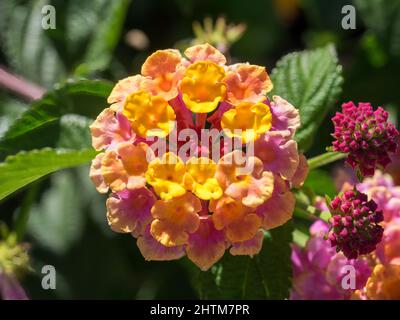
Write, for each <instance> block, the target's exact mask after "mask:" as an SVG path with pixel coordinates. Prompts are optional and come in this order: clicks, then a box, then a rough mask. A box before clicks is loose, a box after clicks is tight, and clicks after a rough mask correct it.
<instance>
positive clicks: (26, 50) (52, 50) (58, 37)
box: [0, 0, 130, 88]
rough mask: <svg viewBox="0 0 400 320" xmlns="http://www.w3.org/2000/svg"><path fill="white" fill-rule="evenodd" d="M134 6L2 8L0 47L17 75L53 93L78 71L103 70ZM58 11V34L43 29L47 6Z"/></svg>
mask: <svg viewBox="0 0 400 320" xmlns="http://www.w3.org/2000/svg"><path fill="white" fill-rule="evenodd" d="M129 2H130V0H114V1H107V0H92V1H81V0H69V1H57V0H32V1H29V2H28V3H27V2H26V1H25V3H24V2H21V1H19V0H2V1H1V2H0V28H1V30H2V32H1V34H0V38H1V42H0V44H1V46H2V48H3V51H4V53H5V55H6V57H7V60H8V62H10V64H11V65H12V66H13V69H14V70H15V71H16V72H17V73H18V74H20V75H22V76H23V77H24V78H26V79H29V80H31V81H32V82H34V83H36V84H39V85H42V86H45V87H47V88H49V87H51V86H52V85H53V84H54V83H56V82H59V81H61V80H64V79H65V78H66V77H67V75H68V74H71V73H72V72H73V70H75V69H76V66H81V67H79V70H80V72H79V75H86V74H88V73H91V72H93V71H103V70H105V69H106V68H107V67H108V65H109V63H110V61H111V58H112V55H113V51H114V49H115V47H116V45H117V43H118V40H119V39H120V35H121V32H122V27H123V23H124V19H125V14H126V11H127V8H128V5H129ZM47 4H50V5H53V6H54V7H55V9H56V17H55V18H56V19H55V21H56V28H55V29H48V30H45V29H43V27H42V18H43V17H45V15H44V14H42V12H41V10H42V8H43V6H44V5H47Z"/></svg>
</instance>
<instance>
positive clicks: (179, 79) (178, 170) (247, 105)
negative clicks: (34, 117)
mask: <svg viewBox="0 0 400 320" xmlns="http://www.w3.org/2000/svg"><path fill="white" fill-rule="evenodd" d="M271 89H272V83H271V80H270V78H269V76H268V74H267V72H266V70H265V68H264V67H260V66H256V65H251V64H248V63H238V64H234V65H227V61H226V58H225V56H224V55H223V54H222V53H221V52H219V51H218V50H217V49H215V48H214V47H212V46H211V45H209V44H202V45H195V46H193V47H190V48H188V49H187V50H186V51H185V52H184V56H182V55H181V53H180V52H179V51H177V50H172V49H168V50H159V51H156V52H155V53H153V54H152V55H151V56H149V57H148V58H147V60H146V61H145V62H144V64H143V66H142V69H141V74H140V75H135V76H132V77H128V78H125V79H123V80H121V81H119V82H118V84H117V85H116V86H115V87H114V89H113V90H112V92H111V94H110V96H109V98H108V102H109V103H110V107H109V108H106V109H105V110H104V111H103V112H102V113H101V114H100V115H99V116H98V117H97V119H96V120H95V122H94V123H93V124H92V125H91V132H92V141H93V147H94V148H95V149H96V150H98V151H101V153H99V154H98V155H97V156H96V158H95V159H94V160H93V162H92V166H91V172H90V176H91V179H92V181H93V182H94V184H95V186H96V188H97V190H98V191H99V192H101V193H107V192H108V191H109V190H110V191H111V194H110V196H109V198H108V200H107V204H106V205H107V218H108V223H109V225H110V227H111V229H112V230H114V231H116V232H124V233H130V234H132V235H133V236H134V237H135V238H137V245H138V247H139V249H140V251H141V253H142V255H143V256H144V257H145V259H146V260H172V259H179V258H181V257H182V256H184V255H185V254H186V255H187V256H188V258H189V259H190V260H192V261H193V262H194V263H195V264H196V265H198V266H199V267H200V268H201V269H202V270H207V269H208V268H210V267H211V266H212V265H213V264H214V263H215V262H217V261H218V260H219V259H220V258H221V257H222V256H223V255H224V252H225V250H227V249H229V250H230V253H231V254H233V255H255V254H257V253H258V252H259V251H260V249H261V246H262V240H263V231H262V230H263V229H264V230H268V229H271V228H275V227H277V226H280V225H282V224H283V223H285V222H287V221H288V220H289V219H291V217H292V212H293V209H294V203H295V200H294V196H293V194H292V193H291V191H290V189H291V188H292V187H298V186H300V185H301V184H302V182H303V181H304V179H305V177H306V175H307V163H306V160H305V158H304V156H303V155H300V154H299V152H298V150H297V143H296V142H295V141H294V139H293V137H294V134H295V132H296V129H297V128H298V127H299V126H300V119H299V113H298V111H297V110H296V109H295V108H294V107H293V106H292V105H291V104H290V103H289V102H287V101H285V100H284V99H282V98H281V97H278V96H274V97H272V99H271V100H270V99H269V98H267V96H266V94H267V93H268V92H269V91H270V90H271ZM186 129H189V130H191V131H192V132H194V133H195V134H197V135H200V134H201V133H202V131H203V130H204V129H210V130H212V129H215V130H217V131H218V132H219V133H220V134H219V135H218V137H217V138H216V139H213V140H212V141H207V143H205V144H204V141H203V140H202V143H201V144H200V143H199V142H198V140H196V139H191V138H189V139H188V140H187V141H179V142H174V141H175V140H174V139H172V137H173V136H179V135H180V133H182V132H183V131H184V130H186ZM235 139H236V140H239V141H240V143H242V144H244V147H243V148H236V149H233V150H232V149H229V146H231V145H232V144H229V143H228V142H229V141H230V140H235ZM163 141H164V142H167V147H166V148H165V150H164V152H161V151H160V150H159V149H157V148H156V146H159V144H160V142H163ZM183 142H185V143H183ZM249 144H252V146H253V148H252V151H254V152H253V154H250V155H249V153H248V152H247V151H248V150H247V148H248V147H247V146H248V145H249ZM216 145H217V146H218V150H219V151H220V154H221V156H220V157H219V158H218V159H215V158H213V157H212V156H211V154H212V152H211V149H212V148H213V147H215V146H216ZM185 148H186V149H185ZM178 149H180V151H179V152H178V151H177V150H178ZM182 149H185V150H186V151H184V152H181V150H182ZM188 152H189V156H187V155H188ZM243 160H244V161H243Z"/></svg>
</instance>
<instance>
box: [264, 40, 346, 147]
mask: <svg viewBox="0 0 400 320" xmlns="http://www.w3.org/2000/svg"><path fill="white" fill-rule="evenodd" d="M271 78H272V81H273V83H274V90H273V92H272V94H274V95H279V96H281V97H282V98H284V99H286V100H288V101H289V102H290V103H291V104H293V105H294V106H295V107H296V108H298V109H299V110H300V117H301V128H300V129H299V130H298V132H297V134H296V139H297V141H298V142H299V146H300V149H301V150H302V151H306V150H307V149H308V148H309V147H310V146H311V144H312V142H313V138H314V136H315V134H316V133H317V129H318V127H319V125H320V124H321V122H322V120H323V119H324V117H325V116H326V114H327V112H328V111H329V108H330V107H332V106H333V103H334V102H335V101H336V99H337V98H338V96H339V94H340V92H341V90H342V82H343V78H342V68H341V66H340V65H339V64H338V59H337V55H336V51H335V48H334V47H333V46H332V45H328V46H326V47H323V48H320V49H315V50H310V51H303V52H295V53H290V54H288V55H286V56H285V57H283V58H282V59H281V60H280V61H278V63H277V66H276V68H275V69H274V70H273V71H272V74H271Z"/></svg>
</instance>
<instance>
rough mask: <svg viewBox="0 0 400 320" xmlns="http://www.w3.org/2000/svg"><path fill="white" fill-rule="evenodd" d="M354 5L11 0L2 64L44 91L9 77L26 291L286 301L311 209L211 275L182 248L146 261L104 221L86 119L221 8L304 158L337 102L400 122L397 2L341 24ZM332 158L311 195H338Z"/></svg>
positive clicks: (6, 213)
mask: <svg viewBox="0 0 400 320" xmlns="http://www.w3.org/2000/svg"><path fill="white" fill-rule="evenodd" d="M348 2H349V1H344V0H336V1H317V0H298V1H293V4H292V7H291V8H292V9H293V12H292V11H287V10H286V11H285V10H283V9H282V6H280V5H279V1H265V0H250V1H248V2H246V5H245V6H246V7H245V10H244V3H243V1H239V0H231V1H229V2H227V1H211V0H201V1H200V0H199V1H195V0H173V1H161V0H160V1H148V0H132V1H129V0H114V1H107V0H90V1H82V0H79V1H78V0H70V1H61V0H52V1H50V0H48V1H46V0H31V1H23V0H20V1H19V0H2V1H1V2H0V40H1V46H0V49H1V50H0V63H1V64H2V65H4V66H6V67H7V68H8V69H9V70H11V71H13V72H15V73H16V74H18V75H20V76H22V77H24V78H25V79H27V80H29V81H31V82H33V83H36V84H37V85H40V86H42V87H43V88H46V90H47V93H46V95H45V96H44V97H43V98H42V99H40V100H38V101H35V102H33V103H32V104H30V103H29V102H28V101H26V100H23V99H21V97H19V96H17V95H13V94H12V93H10V92H9V91H6V90H3V89H2V88H0V160H1V161H2V163H0V199H2V200H1V202H0V219H1V220H4V221H5V222H6V223H7V224H8V225H9V226H10V227H11V228H13V229H14V230H15V231H16V232H17V233H18V235H19V237H20V239H21V240H24V241H28V242H30V243H31V244H32V248H31V250H30V253H31V257H32V267H33V272H32V273H30V274H29V275H28V276H27V277H26V278H25V279H24V280H23V282H22V283H23V285H24V287H26V288H27V291H28V294H29V296H30V297H32V298H109V299H117V298H122V299H152V298H203V299H207V298H216V299H219V298H232V299H241V298H242V299H249V298H253V299H284V298H287V297H288V294H289V290H290V286H291V266H290V243H291V242H292V241H296V242H298V243H301V242H303V243H304V239H306V238H307V226H308V225H309V221H308V220H307V219H306V218H304V215H302V214H301V210H300V211H299V210H297V211H296V213H295V214H296V219H295V220H294V221H291V222H289V223H287V224H286V225H284V226H281V227H279V228H277V229H275V230H272V231H270V232H267V233H266V234H265V239H264V246H263V250H262V252H261V253H260V254H259V255H258V256H256V257H254V258H253V259H251V258H249V257H232V256H229V255H225V257H224V258H223V259H222V261H221V262H220V263H218V264H217V265H216V266H215V267H213V268H212V269H211V270H210V271H208V272H201V271H199V270H198V269H197V268H195V267H194V266H193V265H192V264H191V263H190V262H189V261H188V260H187V259H186V258H184V259H181V260H179V261H173V262H145V261H144V259H143V258H142V257H141V255H140V253H139V250H138V249H137V247H136V245H135V241H134V239H133V238H131V237H130V236H128V235H120V234H116V233H114V232H112V231H111V230H109V228H108V227H107V223H106V219H105V198H104V196H101V195H99V194H97V192H96V191H95V189H94V187H93V186H92V185H91V182H90V181H89V179H88V165H87V164H88V161H89V160H90V159H91V158H93V155H94V154H95V153H94V151H93V150H92V149H91V144H90V134H89V131H88V125H89V124H90V123H91V122H92V121H93V119H94V118H95V117H96V115H97V114H98V113H99V112H100V111H101V110H102V109H103V108H105V107H106V97H107V95H108V94H109V92H110V90H111V88H112V85H113V83H114V82H116V81H117V80H118V79H120V78H122V77H125V76H127V75H131V74H135V73H137V72H139V70H140V66H141V64H142V63H143V61H144V59H145V58H146V57H147V56H148V55H149V54H150V53H151V52H153V51H154V50H157V49H161V48H170V47H173V46H175V45H176V46H179V47H182V46H183V45H184V44H185V43H189V42H190V40H191V38H192V37H193V32H192V22H193V21H195V20H197V21H202V20H203V18H204V17H206V16H211V17H213V18H217V17H218V16H220V15H223V16H225V17H226V19H227V21H228V22H232V23H245V24H246V25H247V31H246V33H245V34H244V36H243V37H242V38H241V39H240V40H239V41H238V42H237V43H235V44H234V45H233V46H232V48H231V50H230V55H231V57H232V60H233V61H249V62H251V63H254V64H259V65H264V66H266V67H267V70H268V71H269V72H270V74H271V77H272V80H273V83H274V91H273V94H278V95H281V96H282V97H284V98H285V99H287V100H289V101H290V102H291V103H292V104H293V105H295V106H296V107H297V108H299V109H300V113H301V119H302V124H303V126H302V129H301V130H300V131H299V133H298V134H297V136H296V139H297V141H298V142H299V145H300V148H301V149H302V150H303V151H304V152H306V155H307V156H313V155H317V154H319V153H321V152H324V150H325V147H326V146H327V145H329V143H330V136H329V133H330V132H331V130H332V127H331V124H330V121H329V118H330V116H331V115H332V114H333V113H334V112H335V111H336V110H338V108H339V107H340V102H343V101H348V100H350V99H351V100H353V101H356V102H357V101H369V102H372V103H373V104H374V105H384V106H385V107H387V108H388V110H389V111H390V112H391V116H392V119H394V121H396V119H398V118H399V113H398V108H399V107H400V94H399V90H398V88H397V87H398V83H400V81H399V80H400V77H399V74H400V22H399V21H400V1H398V0H355V1H353V2H352V4H353V5H355V7H356V9H357V10H356V14H357V16H356V19H357V28H356V30H343V29H342V28H341V20H342V17H343V15H342V14H341V8H342V7H343V6H344V5H346V4H348ZM46 4H52V5H54V6H55V8H56V12H57V28H56V29H55V30H43V29H42V28H41V25H40V24H41V18H42V15H41V8H42V7H43V6H44V5H46ZM282 10H283V11H282ZM132 29H139V30H141V31H142V32H144V33H145V35H146V36H147V38H148V40H149V44H148V46H146V47H145V48H142V49H138V48H135V47H132V46H130V45H129V43H128V42H127V40H126V35H127V32H128V31H129V30H132ZM293 51H297V52H296V53H292V52H293ZM43 148H45V149H43ZM21 151H22V152H21ZM79 165H80V166H79ZM77 166H79V167H77ZM72 167H74V168H72ZM68 168H72V169H68ZM61 169H63V170H61ZM330 169H331V168H330V167H328V168H325V169H324V170H321V169H318V171H312V172H311V173H310V176H309V178H308V179H307V181H306V183H305V186H304V188H303V192H304V193H305V194H308V195H310V193H311V196H310V197H313V196H314V194H313V193H314V192H312V190H314V191H315V193H316V194H320V195H323V194H328V195H330V196H332V195H334V193H335V192H336V191H335V185H334V183H333V179H332V176H331V173H330V171H329V170H330ZM60 170H61V171H60ZM56 171H57V172H56ZM53 172H56V173H54V174H52V175H49V174H50V173H53ZM45 264H51V265H54V266H55V267H56V270H57V289H56V290H54V291H51V290H49V291H45V290H42V289H41V286H40V281H41V273H40V270H41V267H42V266H43V265H45Z"/></svg>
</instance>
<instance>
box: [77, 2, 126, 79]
mask: <svg viewBox="0 0 400 320" xmlns="http://www.w3.org/2000/svg"><path fill="white" fill-rule="evenodd" d="M129 3H130V0H114V1H109V2H108V7H107V8H106V9H105V10H104V11H105V12H107V16H106V17H105V18H104V19H103V20H101V21H99V24H98V25H97V27H96V32H95V33H94V34H93V37H92V39H91V41H90V43H89V46H88V48H87V50H86V54H85V56H84V57H83V63H82V64H81V65H79V66H78V68H77V70H76V73H77V74H79V75H86V74H89V73H91V72H93V71H99V70H100V71H101V70H103V69H105V68H106V67H107V66H108V64H109V63H110V61H111V58H112V54H113V51H114V48H115V46H116V45H117V43H118V40H119V36H120V34H121V31H122V26H123V23H124V18H125V14H126V10H127V8H128V5H129Z"/></svg>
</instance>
